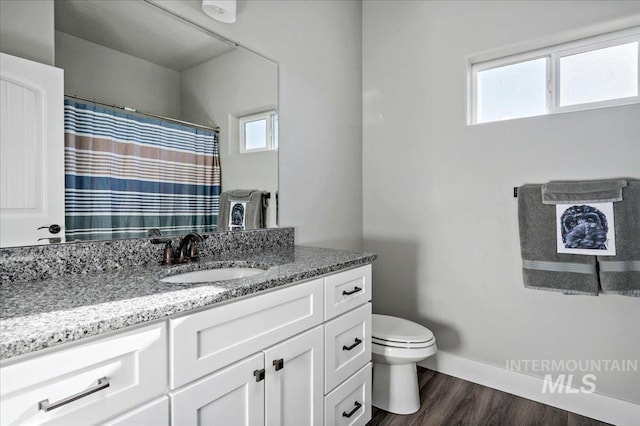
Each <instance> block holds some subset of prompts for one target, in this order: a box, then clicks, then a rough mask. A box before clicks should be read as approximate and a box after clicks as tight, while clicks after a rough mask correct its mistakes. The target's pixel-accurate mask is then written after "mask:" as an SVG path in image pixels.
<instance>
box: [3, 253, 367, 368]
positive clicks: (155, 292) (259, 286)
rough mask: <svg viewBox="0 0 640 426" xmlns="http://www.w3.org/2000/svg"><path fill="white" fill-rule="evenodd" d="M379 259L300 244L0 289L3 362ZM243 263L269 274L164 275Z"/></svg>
mask: <svg viewBox="0 0 640 426" xmlns="http://www.w3.org/2000/svg"><path fill="white" fill-rule="evenodd" d="M375 258H376V256H375V255H374V254H370V253H359V252H351V251H344V250H333V249H324V248H314V247H301V246H296V247H295V248H293V249H288V250H286V249H279V250H278V249H273V250H265V251H255V252H252V253H250V254H245V255H243V256H242V259H238V258H231V257H228V256H226V257H225V256H214V257H207V258H202V259H201V260H200V261H199V262H194V263H188V264H182V265H174V266H160V265H157V266H141V267H131V268H126V269H122V270H117V271H112V272H102V273H98V272H96V273H92V274H70V275H65V276H62V277H58V278H51V279H46V280H34V281H28V282H21V283H7V284H3V285H2V286H0V359H3V360H4V359H9V358H12V357H15V356H18V355H22V354H26V353H30V352H34V351H37V350H40V349H45V348H48V347H52V346H57V345H60V344H63V343H67V342H72V341H76V340H79V339H82V338H85V337H89V336H95V335H98V334H101V333H105V332H108V331H113V330H118V329H121V328H124V327H128V326H132V325H136V324H141V323H144V322H147V321H152V320H157V319H161V318H166V317H169V316H171V315H175V314H179V313H183V312H188V311H190V310H192V309H196V308H200V307H203V306H209V305H215V304H216V303H220V302H224V301H227V300H231V299H234V298H236V297H241V296H245V295H248V294H252V293H256V292H259V291H262V290H267V289H271V288H275V287H279V286H282V285H286V284H289V283H292V282H295V281H300V280H305V279H309V278H313V277H315V276H319V275H323V274H327V273H331V272H334V271H339V270H341V269H346V268H350V267H354V266H359V265H364V264H367V263H371V262H373V260H375ZM229 266H244V267H258V268H262V269H265V272H264V273H260V274H258V275H254V276H251V277H246V278H239V279H234V280H228V281H221V282H215V283H197V284H184V283H165V282H160V281H159V280H160V279H162V278H163V277H166V276H169V275H176V274H180V273H184V272H190V271H195V270H200V269H210V268H214V267H229Z"/></svg>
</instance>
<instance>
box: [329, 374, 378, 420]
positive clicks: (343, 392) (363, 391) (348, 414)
mask: <svg viewBox="0 0 640 426" xmlns="http://www.w3.org/2000/svg"><path fill="white" fill-rule="evenodd" d="M369 420H371V363H369V364H367V365H366V366H364V367H363V368H362V369H361V370H360V371H358V372H357V373H356V374H354V375H353V376H351V377H350V378H349V379H348V380H347V381H346V382H344V383H343V384H341V385H340V386H338V387H337V388H336V389H335V390H334V391H333V392H331V393H330V394H329V395H327V396H326V397H325V399H324V424H325V426H347V425H349V426H364V425H366V424H367V422H368V421H369Z"/></svg>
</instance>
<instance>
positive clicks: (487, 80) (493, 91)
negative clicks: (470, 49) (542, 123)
mask: <svg viewBox="0 0 640 426" xmlns="http://www.w3.org/2000/svg"><path fill="white" fill-rule="evenodd" d="M477 84H478V100H477V110H476V111H477V122H478V123H486V122H488V121H499V120H508V119H510V118H518V117H530V116H534V115H541V114H545V113H546V112H547V95H546V93H547V59H546V58H540V59H534V60H532V61H526V62H520V63H517V64H512V65H506V66H503V67H498V68H492V69H489V70H486V71H480V72H478V74H477Z"/></svg>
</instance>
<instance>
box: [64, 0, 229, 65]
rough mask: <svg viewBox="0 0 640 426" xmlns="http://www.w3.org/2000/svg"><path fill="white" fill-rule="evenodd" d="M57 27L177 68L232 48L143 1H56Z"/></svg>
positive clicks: (121, 50) (150, 60)
mask: <svg viewBox="0 0 640 426" xmlns="http://www.w3.org/2000/svg"><path fill="white" fill-rule="evenodd" d="M55 28H56V30H57V31H61V32H64V33H67V34H70V35H73V36H76V37H79V38H82V39H84V40H87V41H90V42H93V43H96V44H100V45H102V46H106V47H109V48H111V49H114V50H117V51H119V52H122V53H126V54H129V55H132V56H136V57H138V58H141V59H144V60H146V61H149V62H152V63H154V64H157V65H161V66H163V67H166V68H170V69H172V70H175V71H184V70H186V69H188V68H191V67H193V66H195V65H198V64H201V63H202V62H205V61H208V60H209V59H211V58H214V57H216V56H220V55H222V54H224V53H227V52H229V51H231V50H233V49H234V46H233V45H232V44H230V43H227V42H225V41H222V40H220V39H217V38H216V37H214V36H212V35H210V34H208V33H207V32H205V31H203V30H202V29H199V28H197V27H195V26H193V25H190V24H189V23H186V22H185V21H182V20H180V19H178V18H176V17H175V16H173V15H170V14H168V13H167V12H165V11H163V10H161V9H159V8H158V7H156V6H153V5H151V4H148V3H146V2H144V1H142V0H139V1H132V0H109V1H104V0H55Z"/></svg>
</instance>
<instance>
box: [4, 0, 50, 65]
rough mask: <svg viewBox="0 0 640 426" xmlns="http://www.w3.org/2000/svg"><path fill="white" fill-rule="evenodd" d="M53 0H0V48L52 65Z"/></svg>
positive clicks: (11, 53) (5, 51) (9, 52)
mask: <svg viewBox="0 0 640 426" xmlns="http://www.w3.org/2000/svg"><path fill="white" fill-rule="evenodd" d="M53 31H54V28H53V0H32V1H24V0H2V1H0V52H4V53H8V54H10V55H14V56H20V57H21V58H27V59H31V60H33V61H37V62H41V63H43V64H47V65H53V59H54V48H53Z"/></svg>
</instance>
